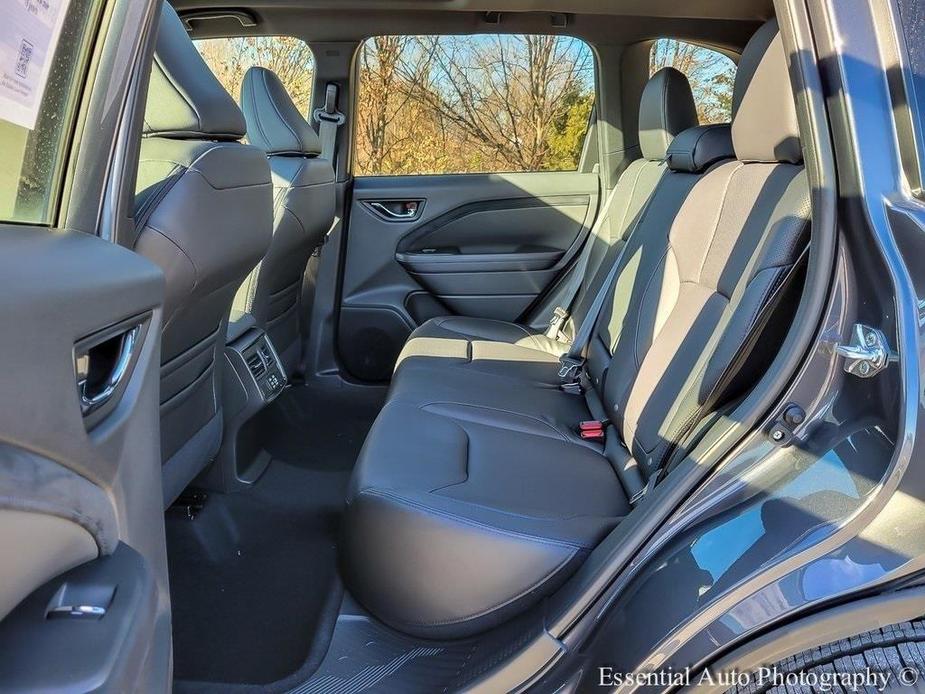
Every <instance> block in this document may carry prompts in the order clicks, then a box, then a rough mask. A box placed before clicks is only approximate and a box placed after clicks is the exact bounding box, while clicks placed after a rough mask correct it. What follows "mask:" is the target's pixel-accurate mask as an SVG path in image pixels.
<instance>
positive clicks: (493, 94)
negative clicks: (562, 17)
mask: <svg viewBox="0 0 925 694" xmlns="http://www.w3.org/2000/svg"><path fill="white" fill-rule="evenodd" d="M419 41H421V42H424V43H425V45H426V48H425V49H424V51H423V52H424V53H426V54H427V55H429V56H432V60H431V61H430V62H431V63H432V69H431V71H430V73H429V78H430V79H429V83H428V85H427V87H428V88H426V89H421V91H420V94H419V96H420V98H421V99H423V100H424V101H425V103H427V105H429V106H430V107H431V109H433V111H434V112H435V114H437V116H438V117H439V118H441V119H442V120H444V121H446V122H447V123H448V124H450V125H452V126H453V127H454V128H455V129H456V130H457V131H458V133H459V135H460V136H461V137H463V138H465V139H466V141H467V142H468V143H469V144H470V145H471V146H474V147H476V148H478V149H480V150H481V153H482V155H483V158H485V159H488V160H492V161H493V162H494V168H495V169H503V168H507V169H509V170H517V171H521V170H523V171H539V170H543V169H546V168H551V167H550V166H549V165H550V163H551V162H550V154H551V151H552V149H553V142H552V136H553V134H554V126H555V125H556V124H557V123H559V124H561V123H563V122H564V120H563V119H564V117H565V116H566V115H567V112H568V110H569V108H570V107H572V106H574V104H575V96H576V94H579V93H583V94H584V95H585V96H587V97H588V100H589V99H590V96H591V95H592V94H593V90H592V89H591V78H592V75H593V63H592V58H591V54H590V51H588V50H587V49H586V48H585V47H584V44H581V43H580V42H578V41H576V40H574V39H568V38H562V37H556V36H494V37H484V38H477V39H476V38H473V37H440V38H430V39H427V38H422V39H419ZM588 103H590V101H588ZM585 116H586V117H587V113H586V114H585Z"/></svg>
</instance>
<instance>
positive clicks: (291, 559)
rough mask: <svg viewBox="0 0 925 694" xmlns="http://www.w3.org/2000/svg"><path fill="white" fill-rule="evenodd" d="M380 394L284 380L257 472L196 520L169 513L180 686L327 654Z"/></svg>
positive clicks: (261, 675)
mask: <svg viewBox="0 0 925 694" xmlns="http://www.w3.org/2000/svg"><path fill="white" fill-rule="evenodd" d="M383 395H384V393H383V391H382V389H359V388H349V387H345V388H332V387H330V386H324V387H322V386H297V387H294V388H291V389H289V390H287V391H286V392H285V393H284V394H283V395H282V396H281V397H280V398H279V400H278V401H277V402H276V403H274V404H273V405H272V406H271V407H270V408H268V410H267V411H265V412H264V413H263V414H262V415H261V422H260V431H261V438H262V440H263V442H264V448H265V449H266V450H267V451H268V452H269V453H270V454H271V455H272V456H273V462H272V463H271V464H270V466H269V468H268V469H267V471H266V472H265V473H264V474H263V476H262V477H261V478H260V479H259V480H258V482H257V483H256V484H255V485H253V486H252V487H251V488H249V489H247V490H245V491H242V492H238V493H234V494H217V493H213V494H210V495H209V497H208V500H207V502H206V504H205V506H204V508H203V509H202V511H201V512H200V513H199V514H198V515H197V516H196V518H195V519H194V520H189V519H188V518H187V517H186V514H185V511H184V510H183V509H180V508H174V509H171V510H169V511H168V512H167V550H168V560H169V568H170V587H171V598H172V601H173V634H174V677H175V679H176V680H178V682H177V684H178V687H177V689H178V690H183V691H206V690H210V689H213V688H214V685H215V684H216V683H224V684H229V685H230V684H238V685H265V684H268V683H273V682H279V683H281V682H282V681H283V680H285V679H286V678H287V677H289V676H292V675H293V674H294V673H297V672H298V673H300V674H301V675H302V676H304V674H305V670H306V668H310V667H311V666H312V663H313V662H314V661H317V662H320V657H319V654H318V653H317V650H318V648H319V647H322V646H323V647H325V648H326V645H325V644H326V639H328V638H329V637H330V633H329V631H330V629H332V628H333V620H334V618H336V611H337V607H338V605H339V591H340V583H339V580H338V577H337V568H336V566H337V538H338V532H339V522H340V515H341V512H342V510H343V503H344V492H345V490H346V485H347V482H348V479H349V476H350V470H351V469H352V467H353V464H354V462H355V460H356V456H357V453H358V452H359V449H360V447H361V446H362V443H363V439H364V438H365V436H366V432H367V430H368V429H369V426H370V424H371V423H372V420H373V419H374V417H375V415H376V412H378V409H379V407H380V406H381V401H382V397H383ZM320 655H321V656H323V652H322V653H321V654H320ZM197 684H198V685H200V686H197ZM246 688H247V689H252V688H253V687H246ZM222 689H224V690H225V691H227V690H228V687H223V688H222ZM273 689H276V687H273Z"/></svg>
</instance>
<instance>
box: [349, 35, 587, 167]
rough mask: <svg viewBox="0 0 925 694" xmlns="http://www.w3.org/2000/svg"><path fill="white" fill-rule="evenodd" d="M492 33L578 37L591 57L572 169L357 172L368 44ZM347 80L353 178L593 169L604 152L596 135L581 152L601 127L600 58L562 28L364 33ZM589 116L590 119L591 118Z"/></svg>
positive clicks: (582, 39) (584, 40)
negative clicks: (587, 105) (592, 145)
mask: <svg viewBox="0 0 925 694" xmlns="http://www.w3.org/2000/svg"><path fill="white" fill-rule="evenodd" d="M390 36H397V37H437V38H440V37H453V38H460V37H463V38H465V37H492V36H548V37H555V38H563V39H571V40H574V41H579V42H580V43H581V44H582V45H583V46H584V47H585V48H586V49H587V50H588V53H589V55H590V58H591V64H590V69H591V71H592V75H591V85H592V89H593V95H594V99H593V101H592V102H591V110H590V112H589V114H588V120H587V125H586V127H585V132H584V136H583V137H582V140H581V142H582V146H581V148H580V149H579V153H578V158H577V159H576V163H575V168H573V169H548V170H547V169H539V170H519V171H517V170H512V171H507V170H505V171H501V170H498V171H458V172H454V171H447V172H416V173H358V172H357V154H358V144H359V137H358V134H359V133H358V128H359V124H360V119H359V113H360V93H361V89H362V85H361V80H360V71H361V68H362V55H363V51H364V49H365V47H366V46H367V44H368V43H369V42H370V41H372V40H374V39H376V38H381V37H390ZM350 80H351V94H350V114H349V118H348V131H349V140H348V142H346V143H345V144H347V145H348V146H349V152H348V153H347V155H348V156H347V170H348V174H349V175H350V176H351V177H354V178H383V179H385V178H402V177H405V178H407V177H415V176H419V177H425V176H429V177H437V176H488V175H497V176H520V175H528V174H549V175H552V174H569V173H571V174H580V173H593V166H594V165H597V164H598V163H599V162H600V161H601V158H602V156H603V153H602V151H601V146H602V145H601V138H600V136H598V137H597V148H596V149H597V151H596V152H594V153H593V155H592V156H590V157H589V158H588V161H587V162H585V160H584V157H583V154H584V152H585V150H586V148H587V145H588V140H589V136H590V135H591V132H592V128H593V127H597V128H598V129H599V128H600V124H601V113H600V111H601V109H600V102H601V89H602V85H601V61H600V57H599V55H598V51H597V48H596V47H595V45H594V44H593V43H591V42H589V41H588V40H587V39H585V38H583V37H581V36H576V35H573V34H568V33H562V32H548V33H527V32H503V31H481V32H471V33H464V32H460V33H452V32H451V33H433V32H431V33H428V32H420V33H414V34H395V33H391V34H369V35H367V36H365V37H364V38H363V39H362V40H360V41H359V42H358V43H357V47H356V50H355V52H354V55H353V58H352V61H351V69H350ZM592 119H594V120H593V122H592ZM585 163H587V164H588V170H587V171H585V170H584V168H583V164H585Z"/></svg>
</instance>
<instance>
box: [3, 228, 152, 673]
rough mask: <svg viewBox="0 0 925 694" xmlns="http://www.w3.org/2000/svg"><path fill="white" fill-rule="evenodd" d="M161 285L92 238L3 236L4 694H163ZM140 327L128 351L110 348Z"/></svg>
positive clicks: (143, 263) (140, 263)
mask: <svg viewBox="0 0 925 694" xmlns="http://www.w3.org/2000/svg"><path fill="white" fill-rule="evenodd" d="M163 282H164V280H163V275H162V274H161V272H160V270H159V269H158V268H157V267H156V266H154V265H153V264H152V263H150V262H149V261H147V260H146V259H144V258H142V257H141V256H138V255H136V254H135V253H132V252H131V251H128V250H125V249H123V248H120V247H118V246H116V245H114V244H111V243H108V242H106V241H103V240H101V239H100V238H98V237H95V236H90V235H87V234H83V233H81V232H58V231H53V230H49V229H44V228H29V227H15V226H9V227H4V228H3V232H2V235H0V297H2V298H0V324H2V325H3V326H4V330H3V339H2V340H0V364H2V365H3V367H2V369H0V395H2V397H3V400H4V402H5V404H4V406H3V416H2V417H0V556H2V557H4V558H5V559H4V561H2V562H0V586H2V588H0V682H2V683H3V686H4V687H6V686H11V685H12V684H13V683H15V685H16V686H15V687H13V689H15V690H17V691H21V690H24V689H31V690H43V691H48V690H51V689H55V688H56V687H59V686H62V685H65V684H67V685H70V686H72V687H76V688H79V689H82V688H84V685H86V688H87V689H89V688H92V687H99V686H106V687H111V688H112V689H113V690H120V691H138V690H144V691H151V690H153V689H157V688H159V687H158V686H157V685H159V684H160V683H163V684H164V686H165V687H166V684H167V678H168V677H169V672H170V652H169V643H170V619H169V605H170V603H169V597H168V590H167V566H166V551H165V548H164V526H163V510H162V506H161V494H160V488H161V481H160V474H161V470H160V452H159V444H158V441H159V438H158V426H159V422H158V398H157V387H158V368H157V366H158V364H159V362H160V359H159V354H160V345H159V335H160V321H161V314H160V310H161V309H160V307H161V302H162V299H163V292H164V287H163ZM136 328H137V330H136V331H135V332H134V333H133V334H134V336H135V337H134V340H132V341H131V343H130V344H126V341H125V340H122V339H116V340H114V341H113V340H112V339H111V338H113V337H118V336H119V335H121V334H122V332H124V331H126V330H135V329H136ZM88 345H90V346H91V347H90V348H89V350H88V349H86V348H87V346H88ZM87 351H89V356H88V357H87V360H86V361H85V362H83V363H82V364H81V357H82V356H84V355H85V353H86V352H87ZM87 362H89V364H87ZM87 366H88V367H89V368H88V369H87V368H84V367H87ZM87 371H88V372H89V373H87ZM110 386H112V387H110ZM87 400H96V403H97V406H96V407H88V406H87ZM65 571H70V573H66V574H64V575H61V574H62V572H65ZM64 607H72V608H74V609H73V610H70V611H67V610H64V609H60V608H64ZM80 607H85V608H88V609H89V608H98V609H99V610H104V611H105V612H104V613H102V614H101V615H94V614H92V613H91V614H89V616H88V614H86V612H87V611H86V610H84V611H83V612H81V611H80V610H79V609H77V608H80ZM55 608H59V609H57V610H56V609H55ZM38 660H40V661H41V663H42V665H41V666H38V665H37V664H36V663H37V661H38ZM30 663H31V665H30ZM91 684H92V687H91V686H90V685H91ZM152 687H153V689H151V688H152Z"/></svg>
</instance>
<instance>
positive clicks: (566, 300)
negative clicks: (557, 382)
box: [546, 186, 617, 340]
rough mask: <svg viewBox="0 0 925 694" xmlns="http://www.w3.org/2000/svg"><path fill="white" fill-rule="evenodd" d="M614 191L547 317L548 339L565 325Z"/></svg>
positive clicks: (614, 190)
mask: <svg viewBox="0 0 925 694" xmlns="http://www.w3.org/2000/svg"><path fill="white" fill-rule="evenodd" d="M616 193H617V188H616V186H614V189H613V190H612V191H610V195H608V196H607V200H606V201H605V202H604V206H603V207H602V208H601V211H600V213H599V214H598V216H597V219H596V220H595V221H594V225H593V226H592V227H591V231H590V233H589V234H588V238H587V239H585V245H584V247H583V248H582V249H581V255H580V256H579V257H578V261H577V262H576V263H575V265H574V266H573V267H572V274H571V275H570V276H569V278H568V284H566V286H565V289H564V290H563V292H562V303H561V304H559V305H558V306H556V308H555V309H554V310H553V312H552V318H550V319H549V327H548V328H547V329H546V337H548V338H549V339H550V340H555V339H558V337H559V334H560V333H561V332H562V327H563V326H564V325H565V321H566V320H568V317H569V312H570V311H571V308H572V304H573V303H575V298H576V297H577V296H578V290H579V289H581V282H582V280H583V279H584V277H585V272H587V270H588V263H590V262H591V254H592V253H593V252H594V239H596V238H597V237H598V232H600V230H601V227H602V226H603V225H604V224H605V223H606V221H607V220H608V219H609V218H610V207H611V205H613V199H614V196H615V195H616Z"/></svg>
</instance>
